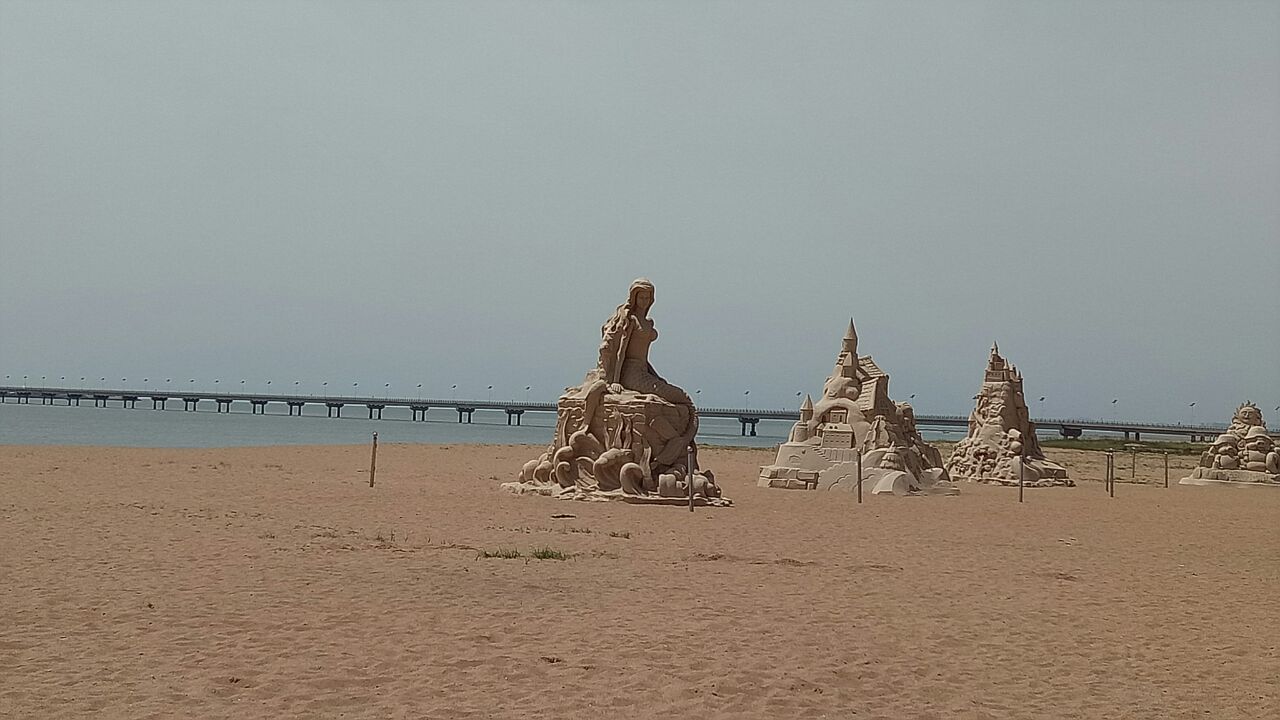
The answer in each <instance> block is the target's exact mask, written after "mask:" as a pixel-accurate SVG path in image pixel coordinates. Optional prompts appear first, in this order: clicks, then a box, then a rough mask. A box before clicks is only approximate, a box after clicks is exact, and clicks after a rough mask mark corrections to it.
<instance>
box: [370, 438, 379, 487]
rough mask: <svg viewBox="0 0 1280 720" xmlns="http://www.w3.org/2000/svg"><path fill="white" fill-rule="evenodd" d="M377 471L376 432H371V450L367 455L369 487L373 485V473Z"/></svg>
mask: <svg viewBox="0 0 1280 720" xmlns="http://www.w3.org/2000/svg"><path fill="white" fill-rule="evenodd" d="M376 472H378V433H374V434H373V452H372V454H370V455H369V487H373V475H374V473H376Z"/></svg>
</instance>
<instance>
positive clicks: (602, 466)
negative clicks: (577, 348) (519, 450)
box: [503, 279, 730, 505]
mask: <svg viewBox="0 0 1280 720" xmlns="http://www.w3.org/2000/svg"><path fill="white" fill-rule="evenodd" d="M653 299H654V294H653V283H651V282H649V281H648V280H645V279H640V280H636V281H635V282H633V283H632V284H631V290H630V292H629V294H628V296H627V301H626V302H625V303H623V304H622V305H619V306H618V309H617V311H615V312H614V314H613V317H611V318H609V320H608V321H607V322H606V323H605V324H604V326H603V327H602V328H601V335H602V340H601V342H600V355H599V360H598V361H597V363H596V367H595V368H594V369H593V370H591V371H589V372H588V373H587V376H586V379H585V380H584V381H583V383H582V384H581V385H579V386H578V387H574V388H568V389H567V390H566V391H565V393H564V394H563V395H561V396H560V400H559V403H558V413H557V417H556V431H555V437H554V439H553V440H552V443H551V446H550V447H549V448H548V449H547V451H546V452H545V453H543V454H542V456H541V457H538V458H536V459H534V460H530V461H529V462H527V463H525V465H524V467H523V468H522V469H521V471H520V478H519V480H518V481H517V482H511V483H504V484H503V487H504V488H507V489H509V490H512V491H514V492H517V493H527V492H533V493H538V494H542V495H552V496H556V497H560V498H571V499H583V500H593V499H611V498H616V499H621V500H625V501H629V502H652V503H660V504H676V503H687V502H688V492H689V483H690V482H692V483H693V492H694V500H695V502H696V503H698V504H702V505H729V504H730V502H729V501H728V500H727V499H725V498H723V497H722V496H721V491H720V488H719V487H718V486H717V485H716V483H715V477H714V476H713V474H712V473H711V471H710V470H705V469H702V468H700V467H699V466H698V449H697V445H696V444H695V443H694V437H695V436H696V435H697V433H698V413H697V411H696V410H695V409H694V407H693V401H692V400H690V399H689V395H688V394H687V393H685V391H684V390H681V389H680V388H678V387H676V386H675V385H672V384H670V383H668V382H667V381H666V380H663V379H662V377H661V376H659V375H658V373H657V372H656V371H655V370H654V369H653V366H652V365H650V364H649V346H650V344H652V343H653V341H654V340H656V339H657V337H658V331H657V330H656V329H654V324H653V320H652V319H651V318H650V317H649V308H650V306H651V305H652V304H653Z"/></svg>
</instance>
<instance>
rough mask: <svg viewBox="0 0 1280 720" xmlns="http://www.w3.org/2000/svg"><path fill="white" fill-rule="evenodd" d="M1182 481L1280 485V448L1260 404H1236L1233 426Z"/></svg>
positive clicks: (1198, 483)
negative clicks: (1272, 435) (1259, 406)
mask: <svg viewBox="0 0 1280 720" xmlns="http://www.w3.org/2000/svg"><path fill="white" fill-rule="evenodd" d="M1178 484H1180V485H1240V486H1256V487H1265V486H1270V487H1280V451H1277V450H1276V443H1275V440H1273V439H1272V438H1271V435H1270V434H1268V433H1267V425H1266V422H1265V421H1263V419H1262V411H1261V410H1259V409H1258V406H1257V405H1254V404H1253V403H1251V402H1246V403H1244V404H1243V405H1241V406H1240V407H1238V408H1236V414H1235V416H1234V417H1232V418H1231V426H1230V427H1228V428H1227V431H1226V432H1225V433H1223V434H1221V435H1219V436H1218V439H1216V440H1214V441H1213V444H1212V445H1210V446H1209V449H1208V450H1206V451H1205V452H1204V453H1203V454H1201V455H1200V465H1199V466H1198V467H1196V469H1194V470H1192V471H1191V474H1190V475H1188V476H1187V477H1185V478H1183V479H1181V480H1179V481H1178Z"/></svg>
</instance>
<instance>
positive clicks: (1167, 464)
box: [1164, 450, 1169, 488]
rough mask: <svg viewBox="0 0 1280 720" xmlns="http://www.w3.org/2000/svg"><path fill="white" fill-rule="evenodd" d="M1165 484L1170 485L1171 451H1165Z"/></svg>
mask: <svg viewBox="0 0 1280 720" xmlns="http://www.w3.org/2000/svg"><path fill="white" fill-rule="evenodd" d="M1164 486H1165V487H1166V488H1167V487H1169V451H1168V450H1165V451H1164Z"/></svg>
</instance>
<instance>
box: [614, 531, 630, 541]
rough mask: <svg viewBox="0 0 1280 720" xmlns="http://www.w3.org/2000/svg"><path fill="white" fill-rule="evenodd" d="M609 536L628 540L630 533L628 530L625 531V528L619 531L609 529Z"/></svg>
mask: <svg viewBox="0 0 1280 720" xmlns="http://www.w3.org/2000/svg"><path fill="white" fill-rule="evenodd" d="M609 537H612V538H622V539H623V540H630V539H631V533H629V532H627V531H625V530H624V531H621V532H619V531H617V530H610V531H609Z"/></svg>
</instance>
